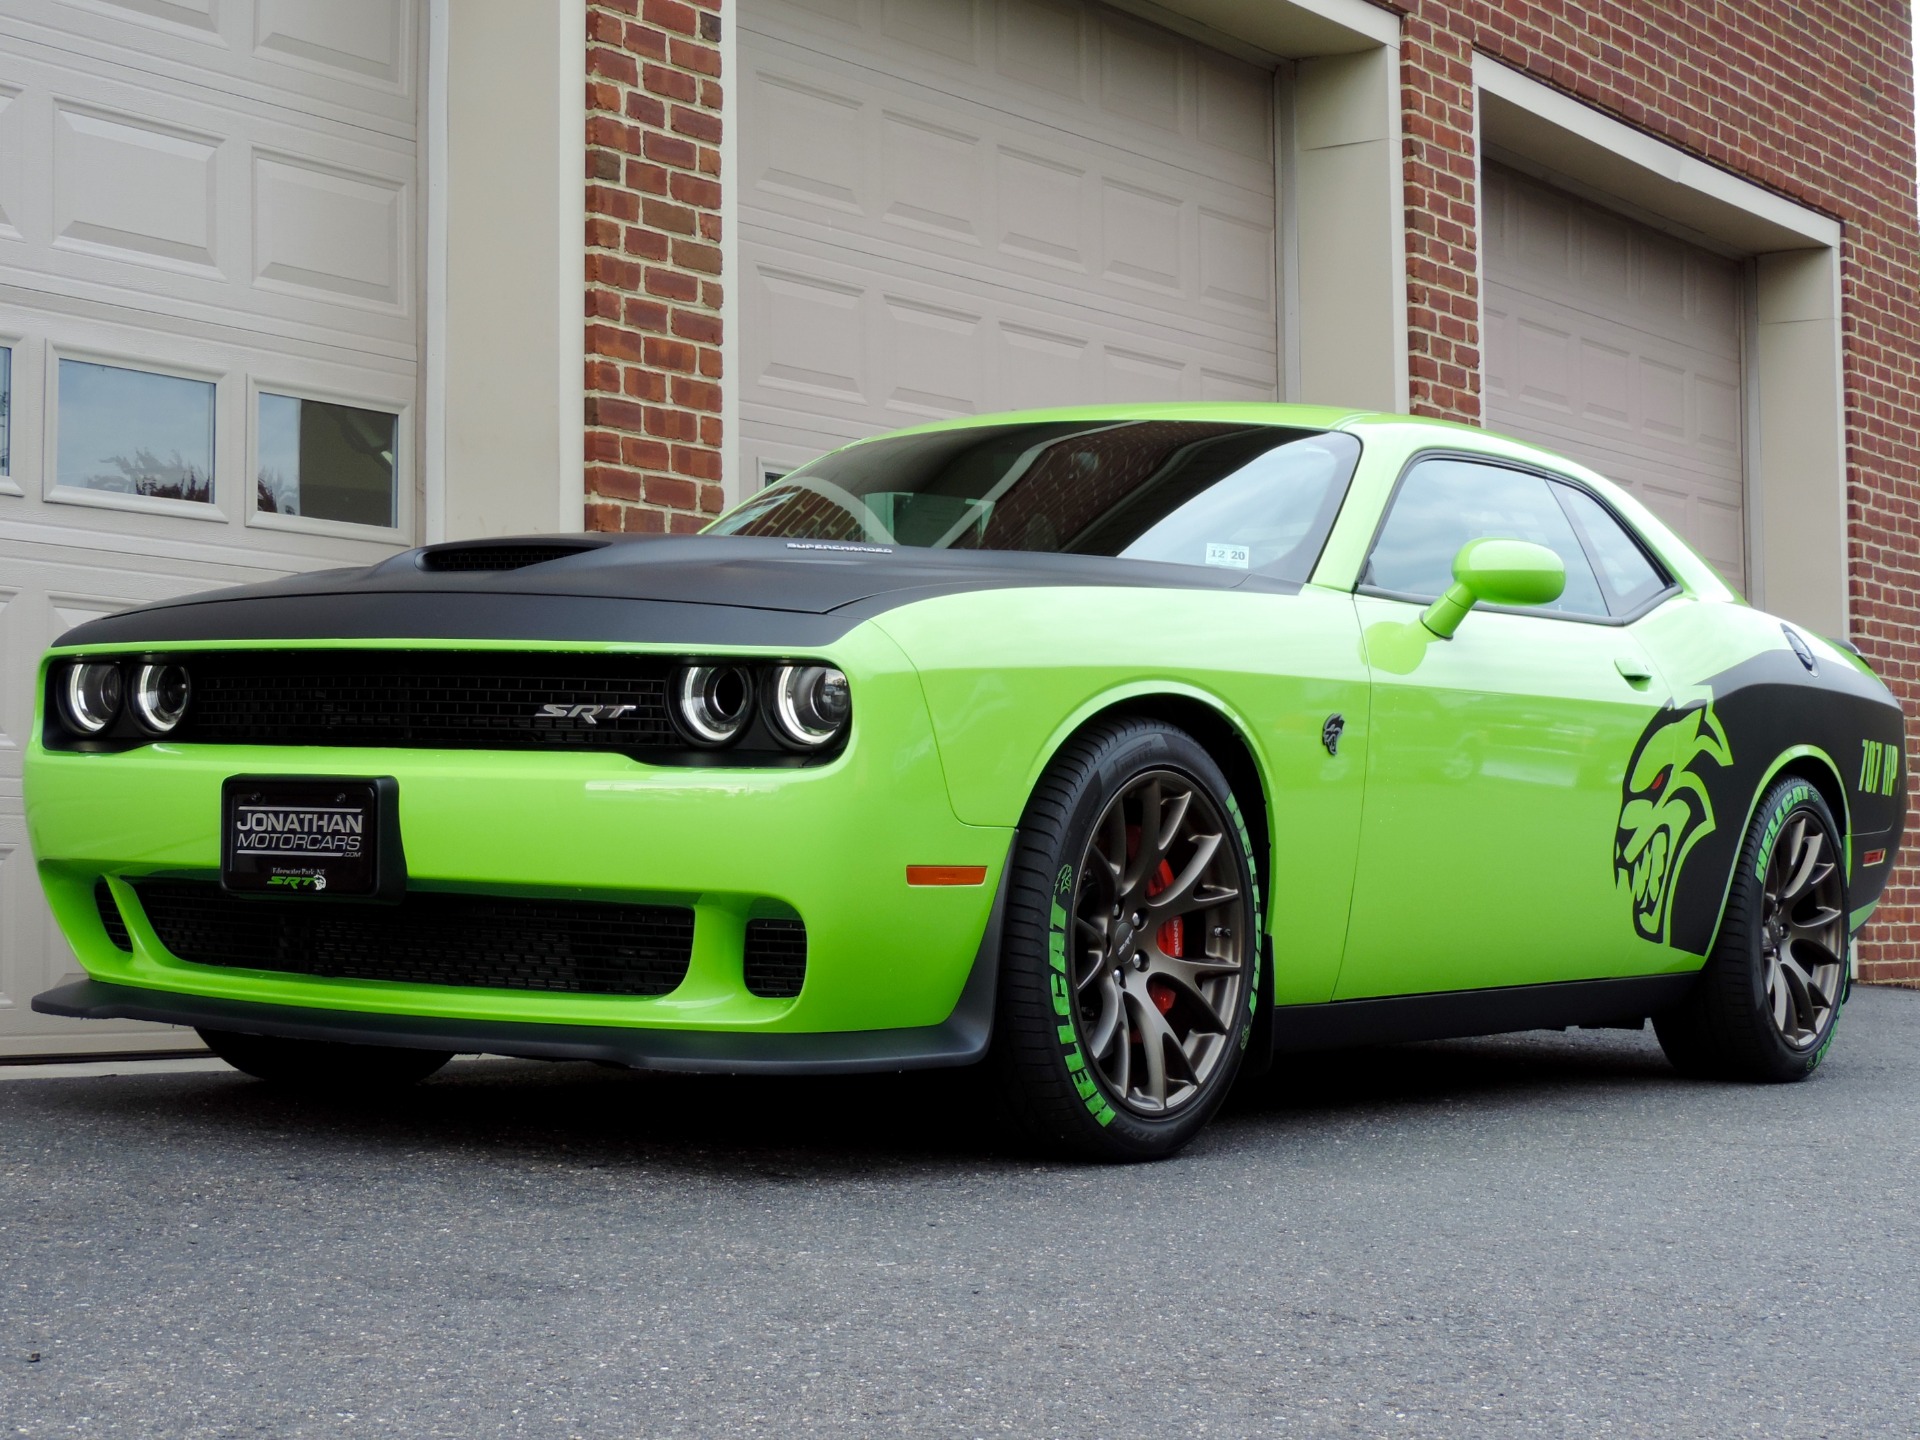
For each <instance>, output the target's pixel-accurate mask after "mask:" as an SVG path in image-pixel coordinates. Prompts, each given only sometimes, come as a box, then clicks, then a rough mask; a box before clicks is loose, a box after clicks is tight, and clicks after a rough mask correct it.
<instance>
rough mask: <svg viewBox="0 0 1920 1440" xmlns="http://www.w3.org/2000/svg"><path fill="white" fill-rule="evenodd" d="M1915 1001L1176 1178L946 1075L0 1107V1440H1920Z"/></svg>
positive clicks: (1402, 1093) (1319, 1134)
mask: <svg viewBox="0 0 1920 1440" xmlns="http://www.w3.org/2000/svg"><path fill="white" fill-rule="evenodd" d="M1916 1041H1920V993H1916V992H1903V991H1889V990H1868V991H1862V992H1857V993H1856V996H1855V999H1854V1001H1853V1003H1852V1005H1850V1006H1849V1008H1848V1011H1847V1014H1846V1017H1845V1019H1844V1021H1843V1022H1842V1030H1841V1034H1840V1038H1839V1040H1838V1042H1837V1043H1836V1046H1835V1050H1834V1054H1833V1056H1832V1058H1831V1060H1830V1061H1829V1063H1828V1065H1827V1067H1826V1068H1825V1069H1824V1070H1823V1071H1822V1072H1821V1074H1820V1075H1819V1076H1818V1077H1817V1078H1816V1079H1815V1080H1814V1081H1813V1082H1811V1083H1809V1084H1806V1085H1801V1086H1792V1087H1782V1088H1776V1089H1748V1088H1741V1087H1732V1086H1719V1085H1705V1084H1693V1083H1687V1082H1684V1081H1681V1080H1679V1079H1677V1078H1675V1077H1674V1076H1673V1074H1672V1073H1671V1072H1670V1071H1669V1070H1668V1069H1667V1068H1666V1066H1665V1064H1664V1062H1663V1061H1662V1060H1661V1058H1660V1054H1659V1051H1658V1049H1657V1047H1656V1046H1655V1044H1654V1042H1653V1037H1652V1035H1651V1032H1645V1033H1641V1034H1626V1033H1621V1032H1605V1031H1601V1032H1581V1033H1575V1034H1572V1035H1559V1034H1532V1035H1525V1036H1517V1037H1511V1038H1506V1039H1499V1040H1486V1041H1473V1042H1451V1043H1446V1044H1435V1045H1423V1046H1412V1047H1406V1048H1403V1049H1399V1050H1390V1051H1372V1052H1362V1053H1355V1054H1351V1055H1345V1056H1340V1057H1337V1058H1333V1059H1323V1060H1319V1061H1317V1062H1314V1063H1312V1064H1310V1065H1295V1066H1290V1067H1288V1068H1287V1069H1285V1070H1284V1071H1283V1072H1281V1073H1279V1074H1277V1075H1276V1076H1275V1077H1274V1078H1273V1080H1272V1081H1271V1082H1269V1083H1267V1084H1265V1085H1263V1086H1262V1087H1261V1088H1260V1089H1259V1091H1258V1093H1255V1094H1251V1095H1246V1096H1243V1097H1241V1098H1240V1099H1239V1100H1238V1102H1237V1103H1236V1105H1235V1107H1234V1109H1233V1111H1232V1113H1230V1114H1228V1115H1227V1116H1225V1117H1223V1119H1222V1120H1221V1121H1220V1122H1218V1123H1217V1124H1216V1125H1215V1127H1214V1128H1213V1130H1211V1131H1210V1132H1209V1133H1208V1134H1207V1135H1206V1136H1205V1137H1204V1138H1203V1139H1202V1140H1201V1141H1200V1143H1199V1144H1198V1145H1197V1146H1195V1147H1194V1149H1192V1150H1191V1151H1189V1152H1188V1154H1187V1155H1186V1156H1185V1157H1183V1158H1182V1159H1179V1160H1176V1161H1173V1162H1171V1163H1169V1164H1165V1165H1159V1166H1151V1167H1142V1168H1134V1169H1091V1168H1083V1167H1072V1166H1060V1165H1050V1164H1037V1163H1035V1162H1033V1161H1031V1160H1025V1159H1021V1158H1019V1157H1017V1156H1009V1155H1006V1154H1003V1153H1000V1152H998V1151H997V1150H996V1149H995V1148H994V1146H993V1144H992V1143H991V1136H990V1135H988V1134H986V1133H984V1132H983V1130H982V1129H981V1127H980V1126H979V1124H978V1123H977V1121H975V1120H973V1119H972V1118H971V1117H970V1115H969V1111H968V1094H967V1090H966V1087H965V1085H964V1083H962V1082H959V1081H957V1080H956V1079H955V1078H953V1077H940V1076H933V1077H911V1078H908V1079H899V1078H886V1079H871V1080H862V1081H859V1082H853V1081H837V1082H817V1083H815V1082H809V1083H798V1082H792V1081H785V1082H753V1083H746V1082H731V1081H724V1082H718V1081H704V1082H692V1081H679V1080H665V1079H660V1078H649V1077H642V1076H633V1075H627V1074H622V1073H617V1072H612V1071H606V1070H599V1069H595V1068H592V1067H588V1066H574V1065H567V1066H545V1065H539V1064H533V1063H520V1062H506V1061H470V1062H460V1063H457V1064H456V1065H455V1066H453V1067H451V1068H450V1069H449V1070H448V1071H446V1072H445V1073H443V1075H442V1076H441V1077H439V1078H437V1079H435V1080H434V1081H432V1082H430V1083H429V1084H427V1085H425V1086H423V1087H422V1088H420V1089H419V1090H418V1091H416V1092H412V1093H410V1094H408V1095H406V1096H404V1097H403V1098H401V1099H399V1100H398V1101H396V1102H393V1103H388V1104H382V1105H378V1106H371V1107H353V1106H349V1105H341V1104H327V1103H320V1102H310V1103H300V1102H297V1101H294V1100H291V1099H288V1098H286V1097H284V1096H281V1095H278V1094H276V1093H274V1092H273V1091H272V1090H270V1089H269V1088H267V1087H265V1086H262V1085H259V1084H256V1083H254V1082H251V1081H248V1080H245V1079H243V1078H241V1077H239V1076H238V1075H235V1074H232V1073H231V1072H223V1073H210V1072H205V1073H184V1074H183V1073H173V1074H143V1075H138V1076H122V1077H112V1078H98V1079H9V1080H5V1081H0V1436H5V1435H14V1434H17V1435H31V1436H67V1435H87V1436H127V1437H141V1440H148V1437H160V1436H173V1435H193V1436H236V1437H239V1436H246V1437H253V1436H260V1437H290V1436H358V1435H382V1436H415V1435H432V1436H458V1437H475V1436H494V1435H510V1436H585V1437H596V1440H597V1437H616V1436H652V1435H724V1434H756V1433H758V1434H768V1435H787V1434H805V1433H820V1434H860V1435H895V1434H935V1435H957V1436H967V1435H1001V1434H1013V1435H1036V1436H1037V1435H1062V1436H1099V1435H1113V1436H1121V1435H1128V1436H1131V1435H1143V1436H1144V1435H1170V1434H1181V1433H1184V1434H1195V1435H1214V1436H1247V1435H1287V1436H1320V1435H1387V1436H1402V1435H1405V1436H1437V1435H1446V1436H1455V1435H1457V1436H1473V1437H1482V1436H1507V1435H1513V1436H1521V1435H1525V1436H1582V1437H1585V1436H1612V1435H1662V1436H1666V1435H1671V1436H1688V1437H1707V1436H1722V1435H1725V1436H1732V1435H1756V1436H1768V1437H1776V1436H1793V1437H1796V1440H1808V1437H1816V1436H1855V1435H1889V1436H1900V1437H1902V1440H1911V1437H1913V1436H1914V1435H1915V1434H1916V1433H1920V1183H1917V1182H1920V1158H1917V1156H1920V1143H1917V1142H1920V1045H1917V1044H1916Z"/></svg>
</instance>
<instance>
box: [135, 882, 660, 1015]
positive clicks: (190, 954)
mask: <svg viewBox="0 0 1920 1440" xmlns="http://www.w3.org/2000/svg"><path fill="white" fill-rule="evenodd" d="M134 890H135V893H136V894H138V895H139V897H140V904H141V906H142V907H143V908H144V909H145V910H146V912H147V919H148V920H150V921H151V922H152V923H153V928H154V932H155V933H156V934H158V935H159V937H160V943H161V944H163V945H165V946H166V947H167V949H168V950H169V951H171V952H172V953H173V954H174V955H177V956H178V957H179V958H180V959H182V960H188V961H191V962H193V963H194V964H196V965H230V966H236V967H239V968H242V969H248V970H284V971H290V972H292V973H294V974H298V975H324V976H328V977H331V978H336V979H343V980H398V981H404V982H407V983H410V984H415V985H479V986H486V987H489V988H493V989H501V990H547V991H556V992H565V993H569V994H579V995H664V994H666V993H667V992H668V991H669V990H672V989H673V988H674V987H676V986H677V985H679V983H680V982H681V981H682V980H683V979H685V978H686V974H687V961H688V959H689V957H690V956H691V955H692V954H693V911H692V910H690V909H687V908H685V907H683V906H674V905H609V904H602V903H599V902H597V901H574V900H513V899H507V898H504V897H501V896H492V895H448V894H440V893H437V892H433V891H418V890H416V891H412V892H410V893H409V894H408V895H407V896H406V898H405V899H403V900H402V901H401V902H400V903H399V904H398V905H351V904H331V905H330V904H325V903H314V904H302V903H301V902H299V901H292V902H289V901H285V900H251V899H239V898H237V897H235V896H232V895H229V894H227V893H226V891H224V890H222V889H221V888H220V887H219V886H218V885H215V884H211V883H208V882H205V881H191V880H149V881H144V882H141V883H138V884H136V885H135V887H134Z"/></svg>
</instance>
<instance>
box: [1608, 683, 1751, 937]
mask: <svg viewBox="0 0 1920 1440" xmlns="http://www.w3.org/2000/svg"><path fill="white" fill-rule="evenodd" d="M1708 764H1713V765H1731V764H1733V754H1732V752H1731V751H1730V750H1729V749H1728V747H1727V735H1726V731H1724V730H1722V729H1721V728H1720V720H1719V717H1718V716H1716V715H1715V714H1714V713H1713V701H1712V700H1711V699H1707V700H1700V701H1696V702H1695V703H1693V704H1691V705H1687V706H1685V707H1684V708H1681V709H1666V710H1662V711H1661V712H1660V713H1659V714H1658V715H1655V716H1654V717H1653V720H1652V721H1651V722H1650V723H1649V724H1648V726H1647V728H1646V731H1645V733H1643V734H1642V735H1641V737H1640V743H1639V744H1638V745H1637V746H1635V747H1634V752H1633V759H1632V760H1631V761H1630V762H1629V763H1628V765H1627V774H1626V778H1625V780H1624V781H1623V782H1622V785H1621V799H1620V824H1619V829H1618V831H1617V832H1616V834H1615V836H1614V844H1613V868H1614V883H1615V885H1616V887H1624V888H1625V889H1626V890H1627V892H1628V894H1629V896H1630V897H1631V899H1632V903H1633V928H1634V929H1635V930H1636V931H1638V932H1639V934H1640V936H1641V938H1642V939H1645V940H1652V941H1654V942H1656V943H1659V944H1666V943H1668V942H1669V941H1670V939H1671V929H1672V921H1673V892H1674V886H1675V884H1676V882H1677V881H1678V880H1679V878H1680V867H1681V866H1682V865H1684V864H1685V863H1686V859H1687V853H1688V852H1689V851H1691V850H1692V849H1693V847H1694V846H1695V845H1697V844H1699V843H1700V842H1701V841H1702V840H1704V839H1706V838H1707V836H1709V835H1711V834H1712V833H1713V831H1714V826H1715V821H1714V815H1713V801H1712V800H1711V799H1710V798H1709V797H1708V795H1707V785H1706V780H1705V778H1704V776H1703V774H1702V769H1703V767H1704V766H1706V765H1708Z"/></svg>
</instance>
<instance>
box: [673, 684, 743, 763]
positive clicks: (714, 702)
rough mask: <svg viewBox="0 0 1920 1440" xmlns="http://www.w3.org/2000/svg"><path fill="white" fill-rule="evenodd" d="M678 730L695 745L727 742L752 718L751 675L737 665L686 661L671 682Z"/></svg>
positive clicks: (737, 734)
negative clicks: (672, 683)
mask: <svg viewBox="0 0 1920 1440" xmlns="http://www.w3.org/2000/svg"><path fill="white" fill-rule="evenodd" d="M674 713H675V715H676V716H677V717H678V718H679V721H680V732H681V733H682V734H683V735H685V736H686V737H687V739H689V740H691V741H692V742H693V743H694V744H696V745H730V744H732V743H733V742H734V741H735V740H737V739H739V738H740V732H741V731H742V730H744V729H746V728H747V721H748V720H750V719H752V718H753V676H752V675H750V674H748V673H747V671H746V670H745V669H744V668H743V667H741V666H739V665H689V666H688V667H687V668H686V669H684V670H682V671H681V672H680V678H679V680H678V681H677V682H675V685H674Z"/></svg>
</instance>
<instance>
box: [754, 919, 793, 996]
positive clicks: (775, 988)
mask: <svg viewBox="0 0 1920 1440" xmlns="http://www.w3.org/2000/svg"><path fill="white" fill-rule="evenodd" d="M806 978H807V926H806V922H805V921H804V920H749V921H748V922H747V950H746V979H747V989H748V990H750V991H752V992H753V993H754V994H755V995H764V996H766V997H767V998H769V999H780V1000H784V999H787V998H788V997H790V996H794V995H798V994H799V993H800V986H801V985H802V984H803V983H804V982H805V980H806Z"/></svg>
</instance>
